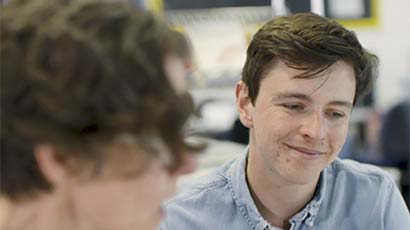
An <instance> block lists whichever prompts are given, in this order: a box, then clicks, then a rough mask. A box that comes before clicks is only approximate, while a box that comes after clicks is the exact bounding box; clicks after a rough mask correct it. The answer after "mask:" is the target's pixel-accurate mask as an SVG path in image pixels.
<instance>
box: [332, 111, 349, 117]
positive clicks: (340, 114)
mask: <svg viewBox="0 0 410 230" xmlns="http://www.w3.org/2000/svg"><path fill="white" fill-rule="evenodd" d="M328 114H329V115H330V116H331V117H333V118H343V117H345V114H344V113H343V112H337V111H331V112H328Z"/></svg>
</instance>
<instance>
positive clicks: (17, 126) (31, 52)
mask: <svg viewBox="0 0 410 230" xmlns="http://www.w3.org/2000/svg"><path fill="white" fill-rule="evenodd" d="M1 25H2V33H1V46H0V52H1V62H2V63H1V66H2V68H1V121H2V122H1V193H2V195H5V196H7V197H8V198H10V200H12V201H15V202H25V201H26V200H35V199H36V198H38V197H43V196H47V194H57V195H58V194H59V195H58V196H60V195H61V196H64V197H65V198H64V199H67V200H68V201H70V202H74V204H67V207H66V208H67V209H73V210H70V211H68V212H71V213H73V212H74V214H75V216H76V217H78V218H80V219H77V220H75V221H77V222H78V223H79V224H80V223H81V224H83V225H82V226H79V227H85V228H87V226H88V227H89V226H94V227H97V228H98V226H104V227H107V226H109V225H110V224H112V225H113V226H115V228H117V229H120V228H123V227H125V228H127V226H137V228H141V229H151V228H153V227H154V226H155V224H156V223H157V222H158V220H159V217H160V215H161V210H160V207H159V205H160V203H161V202H162V201H163V200H164V199H165V198H167V197H168V196H169V195H170V194H171V193H172V191H173V189H174V186H175V178H174V177H173V175H175V173H176V172H180V170H181V168H182V167H184V165H183V164H184V156H185V155H186V153H187V152H191V151H194V150H195V149H196V148H195V147H193V146H190V145H188V144H186V143H185V142H184V140H183V126H184V124H185V122H186V120H187V119H188V117H189V115H190V114H191V112H192V101H191V100H190V98H189V96H187V95H186V94H185V93H183V92H178V93H177V92H176V89H175V88H174V87H173V86H174V85H175V84H174V83H173V80H172V79H171V78H170V77H169V73H168V72H169V71H168V70H167V69H166V68H165V62H166V57H167V56H168V55H169V53H170V52H171V53H172V52H176V51H175V50H174V48H172V47H167V44H168V43H167V42H166V41H168V40H169V39H170V38H172V36H175V34H174V33H173V32H171V31H170V30H169V29H168V28H167V27H166V25H165V24H164V23H162V22H159V21H158V20H156V19H155V18H154V17H153V16H151V15H150V14H147V13H144V12H141V11H139V10H137V9H135V8H134V7H133V6H132V5H131V4H128V3H125V2H115V1H64V0H60V1H49V0H35V1H15V2H11V3H8V4H7V5H5V6H3V10H2V17H1ZM168 45H169V44H168ZM178 77H183V76H176V78H178ZM178 90H180V89H178ZM180 91H181V90H180ZM62 191H63V192H62ZM62 203H63V202H62ZM107 210H108V211H107ZM142 210H143V211H142ZM75 221H72V222H75ZM139 221H140V222H139ZM127 229H128V228H127Z"/></svg>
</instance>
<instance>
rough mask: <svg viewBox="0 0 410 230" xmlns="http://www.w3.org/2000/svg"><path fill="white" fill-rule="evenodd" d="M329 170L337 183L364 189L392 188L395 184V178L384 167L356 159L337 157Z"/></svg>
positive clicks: (332, 178)
mask: <svg viewBox="0 0 410 230" xmlns="http://www.w3.org/2000/svg"><path fill="white" fill-rule="evenodd" d="M327 171H328V172H329V174H330V176H331V180H332V181H333V183H334V184H335V185H337V184H338V185H341V184H343V185H344V186H349V187H352V188H353V187H354V188H356V189H363V191H365V190H371V189H374V188H377V190H380V189H382V188H384V189H391V187H392V186H394V180H393V179H392V177H391V176H390V175H389V173H387V172H386V171H384V170H383V169H381V168H379V167H377V166H374V165H370V164H365V163H360V162H357V161H354V160H348V159H343V160H342V159H336V160H335V161H334V162H333V163H332V164H331V165H330V166H329V167H328V168H327Z"/></svg>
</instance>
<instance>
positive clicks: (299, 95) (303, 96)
mask: <svg viewBox="0 0 410 230" xmlns="http://www.w3.org/2000/svg"><path fill="white" fill-rule="evenodd" d="M292 98H293V99H295V98H296V99H299V100H304V101H309V102H310V101H312V98H311V97H310V96H309V95H306V94H303V93H292V92H283V93H279V94H277V95H275V96H274V97H273V100H274V101H276V100H283V99H292ZM328 104H329V105H336V106H343V107H346V108H349V109H351V108H353V104H352V103H351V102H348V101H343V100H335V101H331V102H329V103H328Z"/></svg>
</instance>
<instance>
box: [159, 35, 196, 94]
mask: <svg viewBox="0 0 410 230" xmlns="http://www.w3.org/2000/svg"><path fill="white" fill-rule="evenodd" d="M166 43H167V45H166V46H167V47H169V52H168V55H167V56H166V58H165V69H166V70H167V72H168V73H169V77H170V78H171V82H172V84H173V87H174V88H175V89H176V90H177V91H178V92H184V91H185V90H186V88H187V79H186V78H187V77H188V76H189V75H190V74H191V73H192V72H193V71H194V64H193V51H192V45H191V43H190V40H189V38H188V37H187V35H185V34H183V33H182V32H179V31H176V30H172V31H171V34H170V38H169V39H168V40H167V41H166Z"/></svg>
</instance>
